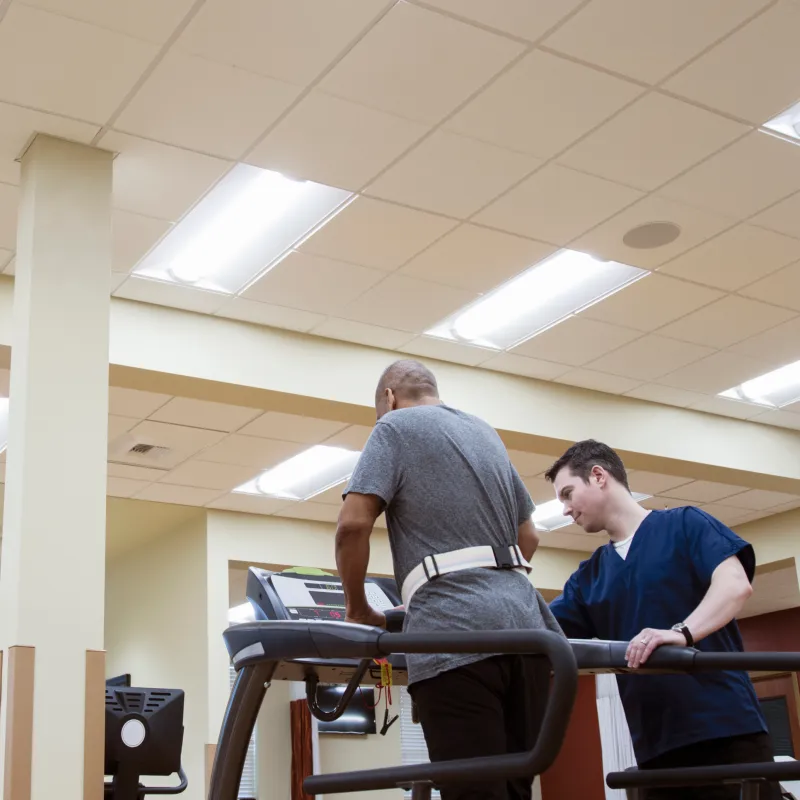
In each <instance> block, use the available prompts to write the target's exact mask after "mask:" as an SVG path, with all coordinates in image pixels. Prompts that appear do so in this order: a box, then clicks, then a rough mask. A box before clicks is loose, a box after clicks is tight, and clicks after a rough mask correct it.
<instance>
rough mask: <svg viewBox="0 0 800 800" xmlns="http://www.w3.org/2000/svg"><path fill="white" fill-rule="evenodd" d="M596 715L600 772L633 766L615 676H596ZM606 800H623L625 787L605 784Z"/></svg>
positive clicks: (626, 721)
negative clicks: (615, 787) (598, 728)
mask: <svg viewBox="0 0 800 800" xmlns="http://www.w3.org/2000/svg"><path fill="white" fill-rule="evenodd" d="M594 677H595V685H596V687H597V718H598V720H599V722H600V745H601V747H602V751H603V772H604V773H605V774H608V773H609V772H624V771H625V770H626V769H628V767H635V766H636V756H635V755H634V754H633V743H632V742H631V734H630V731H629V730H628V720H627V719H626V718H625V710H624V709H623V708H622V700H620V697H619V689H618V687H617V676H616V675H607V674H602V673H601V674H599V675H595V676H594ZM605 790H606V800H625V798H626V794H625V790H624V789H609V788H608V786H606V787H605Z"/></svg>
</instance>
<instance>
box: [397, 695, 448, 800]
mask: <svg viewBox="0 0 800 800" xmlns="http://www.w3.org/2000/svg"><path fill="white" fill-rule="evenodd" d="M411 705H412V701H411V695H410V694H409V693H408V690H407V689H406V687H405V686H401V687H400V749H401V753H402V760H403V765H404V766H405V765H406V764H420V763H424V762H428V761H430V758H429V757H428V746H427V745H426V744H425V736H424V735H423V733H422V725H415V724H414V722H413V721H412V716H411ZM410 797H411V791H410V790H409V791H406V792H405V798H406V800H409V798H410ZM431 797H432V798H439V791H438V790H437V789H434V790H433V791H432V792H431Z"/></svg>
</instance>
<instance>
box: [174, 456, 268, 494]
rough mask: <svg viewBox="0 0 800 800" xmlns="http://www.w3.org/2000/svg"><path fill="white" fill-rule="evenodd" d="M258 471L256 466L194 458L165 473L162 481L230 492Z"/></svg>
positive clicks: (250, 478)
mask: <svg viewBox="0 0 800 800" xmlns="http://www.w3.org/2000/svg"><path fill="white" fill-rule="evenodd" d="M256 471H257V470H256V468H255V467H237V466H234V465H233V464H215V463H212V462H211V461H200V460H197V459H192V460H191V461H187V462H185V463H184V464H181V465H180V466H179V467H177V468H175V469H174V470H172V472H169V473H168V474H166V475H164V477H163V478H161V483H169V484H175V485H177V486H196V487H197V488H199V489H217V490H219V491H223V490H224V491H228V492H229V491H231V490H232V489H235V488H236V487H237V486H241V485H242V484H243V483H246V482H247V481H249V480H252V479H253V478H254V477H255V474H256Z"/></svg>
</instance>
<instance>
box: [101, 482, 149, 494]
mask: <svg viewBox="0 0 800 800" xmlns="http://www.w3.org/2000/svg"><path fill="white" fill-rule="evenodd" d="M150 483H151V481H137V480H133V479H131V478H106V494H107V495H108V496H109V497H133V496H134V495H135V494H136V493H137V492H141V491H142V490H143V489H145V488H147V487H148V486H149V485H150Z"/></svg>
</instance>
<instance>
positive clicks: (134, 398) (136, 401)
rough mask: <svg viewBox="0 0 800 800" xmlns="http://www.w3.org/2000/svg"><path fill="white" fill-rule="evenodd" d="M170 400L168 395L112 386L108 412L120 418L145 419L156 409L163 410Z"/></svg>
mask: <svg viewBox="0 0 800 800" xmlns="http://www.w3.org/2000/svg"><path fill="white" fill-rule="evenodd" d="M169 399H170V396H169V395H168V394H156V393H155V392H142V391H140V390H139V389H123V388H121V387H119V386H110V387H109V389H108V412H109V414H113V415H115V416H119V417H133V418H135V419H144V418H145V417H149V416H150V415H151V414H152V413H153V412H154V411H155V410H156V409H159V408H161V406H163V405H164V403H166V402H167V401H168V400H169Z"/></svg>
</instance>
